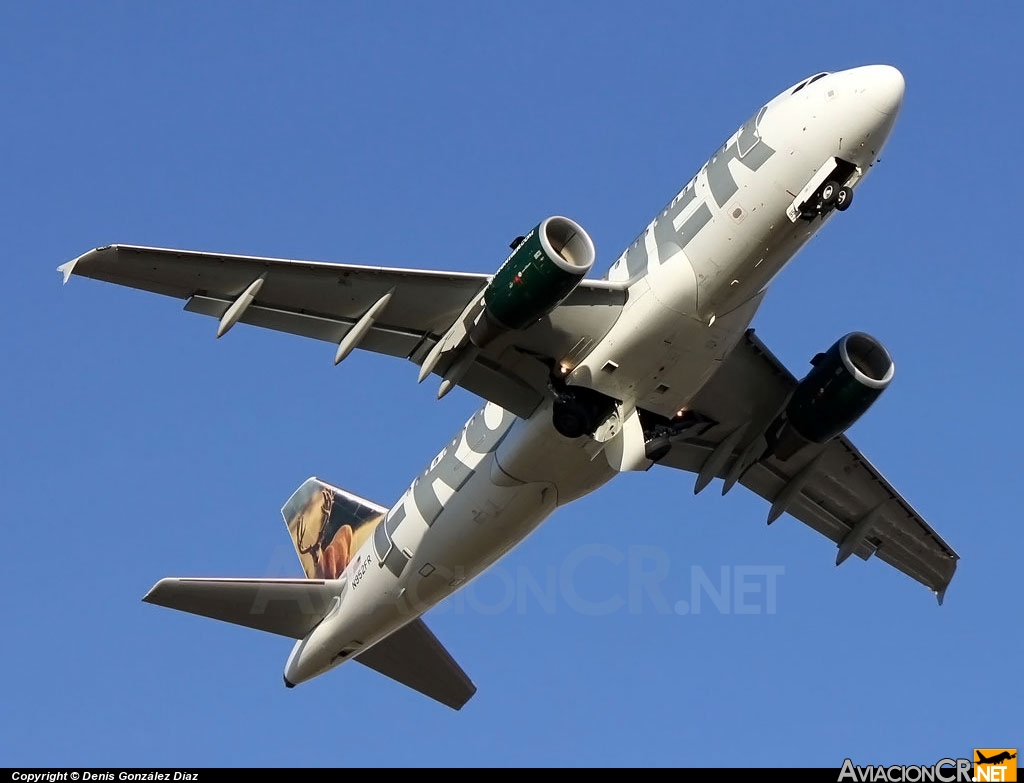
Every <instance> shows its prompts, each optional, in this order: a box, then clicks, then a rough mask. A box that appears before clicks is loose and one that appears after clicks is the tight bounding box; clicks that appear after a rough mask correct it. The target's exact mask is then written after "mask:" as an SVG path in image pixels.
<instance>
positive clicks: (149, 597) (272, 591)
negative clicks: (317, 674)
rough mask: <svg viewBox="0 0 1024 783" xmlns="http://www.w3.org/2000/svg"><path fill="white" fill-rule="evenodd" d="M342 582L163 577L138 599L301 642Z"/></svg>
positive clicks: (335, 580)
mask: <svg viewBox="0 0 1024 783" xmlns="http://www.w3.org/2000/svg"><path fill="white" fill-rule="evenodd" d="M343 584H344V582H343V581H342V580H340V579H332V580H325V579H192V578H187V577H186V578H167V579H161V580H160V581H159V582H157V583H156V584H155V585H154V586H153V588H152V589H151V590H150V591H149V592H148V593H146V595H145V597H144V598H143V599H142V600H143V601H145V602H146V603H150V604H156V605H157V606H166V607H167V608H169V609H177V610H179V611H182V612H189V613H191V614H198V615H202V616H203V617H211V618H213V619H214V620H223V621H224V622H226V623H234V624H235V625H244V626H246V627H248V628H255V629H256V630H258V631H267V632H268V633H276V634H280V635H281V636H287V637H289V638H292V639H302V638H304V637H305V636H306V634H308V633H309V632H310V631H311V630H313V628H315V627H316V625H317V623H319V622H320V621H321V620H322V619H323V618H324V615H326V614H327V611H328V609H329V608H330V606H331V601H332V600H333V599H334V597H335V596H337V595H339V594H340V593H341V588H342V585H343ZM427 633H429V631H428V632H427Z"/></svg>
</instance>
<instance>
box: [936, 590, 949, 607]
mask: <svg viewBox="0 0 1024 783" xmlns="http://www.w3.org/2000/svg"><path fill="white" fill-rule="evenodd" d="M948 588H949V585H946V587H943V588H942V589H941V590H936V591H935V598H936V599H937V600H938V602H939V606H942V602H943V601H944V600H946V590H947V589H948Z"/></svg>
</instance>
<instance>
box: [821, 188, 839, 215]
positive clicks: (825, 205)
mask: <svg viewBox="0 0 1024 783" xmlns="http://www.w3.org/2000/svg"><path fill="white" fill-rule="evenodd" d="M839 191H840V187H839V184H838V183H837V182H826V183H825V185H824V186H823V187H822V189H821V211H822V212H823V213H824V212H828V210H829V209H830V208H831V206H832V205H833V204H834V203H835V201H836V197H837V196H838V195H839Z"/></svg>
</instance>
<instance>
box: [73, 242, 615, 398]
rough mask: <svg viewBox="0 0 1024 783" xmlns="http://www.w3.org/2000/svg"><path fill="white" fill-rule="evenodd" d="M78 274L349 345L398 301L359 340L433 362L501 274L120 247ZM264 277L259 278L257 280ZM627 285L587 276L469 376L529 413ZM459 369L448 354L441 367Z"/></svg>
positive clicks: (94, 257) (77, 268)
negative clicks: (234, 310) (558, 365)
mask: <svg viewBox="0 0 1024 783" xmlns="http://www.w3.org/2000/svg"><path fill="white" fill-rule="evenodd" d="M60 271H61V272H63V274H64V278H65V281H66V280H67V279H68V278H69V277H70V276H71V275H79V276H82V277H90V278H93V279H96V280H103V281H106V282H110V283H116V284H118V285H124V286H129V287H132V288H138V289H141V290H145V291H151V292H153V293H157V294H163V295H165V296H172V297H175V298H178V299H184V300H186V302H185V309H186V310H187V311H189V312H193V313H198V314H201V315H206V316H211V317H213V318H217V319H222V318H224V317H225V314H226V313H227V312H228V310H229V309H230V308H231V307H232V306H233V305H235V303H237V302H239V301H240V300H241V299H244V298H245V297H247V296H248V295H249V294H250V293H253V292H254V293H253V295H252V297H251V301H247V306H245V307H244V308H241V315H240V317H239V318H238V320H237V322H238V323H245V324H251V325H253V326H259V327H263V328H266V329H274V330H277V331H282V332H288V333H290V334H295V335H299V336H302V337H310V338H313V339H317V340H322V341H324V342H329V343H333V344H335V345H340V344H341V342H342V340H343V339H344V338H345V336H346V335H347V334H348V333H349V331H350V330H351V329H353V328H354V327H355V326H356V324H358V323H359V322H360V319H362V318H363V316H364V315H365V314H366V313H367V312H368V311H369V310H370V309H371V308H373V306H374V305H375V304H376V303H378V302H380V301H381V300H382V299H383V298H384V297H387V305H386V307H384V308H383V311H382V312H381V313H380V315H379V317H377V318H376V319H375V320H373V321H372V323H371V325H370V327H369V328H368V329H367V331H366V332H365V335H364V336H362V338H361V339H360V340H359V341H358V347H359V348H362V349H365V350H369V351H373V352H376V353H382V354H387V355H390V356H396V357H400V358H402V359H408V360H410V361H412V362H413V363H414V364H417V365H419V364H422V363H423V361H424V359H425V357H426V356H427V355H428V353H430V350H431V348H433V347H434V345H435V344H436V343H437V342H438V341H439V340H440V339H441V338H442V336H443V335H444V334H445V333H446V332H447V331H448V330H449V328H451V327H452V325H453V324H454V323H455V322H456V321H457V320H458V319H459V318H460V317H461V316H463V315H464V312H465V310H466V307H467V305H468V304H469V303H471V302H472V301H473V300H474V298H476V297H477V296H478V295H479V294H480V293H481V291H482V290H483V289H484V287H485V286H486V285H487V283H488V281H489V279H490V277H489V276H488V275H483V274H475V273H465V272H432V271H420V270H414V269H393V268H387V267H374V266H357V265H351V264H332V263H324V262H317V261H292V260H287V259H276V258H258V257H252V256H238V255H224V254H217V253H204V252H196V251H186V250H170V249H164V248H150V247H137V246H132V245H109V246H107V247H102V248H97V249H96V250H92V251H89V252H88V253H85V254H84V255H82V256H80V257H79V258H77V259H75V260H74V261H70V262H68V263H67V264H64V265H63V266H61V267H60ZM257 281H258V282H257ZM625 299H626V292H625V290H624V287H623V286H621V285H619V284H615V283H609V282H607V281H600V280H584V281H583V282H582V283H580V285H579V286H578V287H577V288H576V290H575V291H574V292H573V293H572V294H571V295H570V296H569V297H568V299H566V300H565V301H564V302H563V303H562V304H561V305H559V306H558V307H557V308H556V309H555V310H554V311H553V312H552V313H550V314H549V315H547V316H545V317H544V318H542V319H541V320H540V321H538V322H537V323H535V324H533V325H532V326H531V327H529V328H527V329H524V330H522V331H519V332H514V333H509V334H507V335H505V336H503V337H500V338H498V339H497V340H495V341H494V343H492V344H491V345H489V346H488V347H487V349H486V350H485V351H483V352H481V353H480V354H479V356H478V357H477V358H476V360H475V361H474V362H473V364H472V366H471V367H470V368H469V369H468V371H467V372H466V373H465V375H464V376H462V379H461V381H460V383H459V385H461V386H462V387H464V388H466V389H467V390H469V391H471V392H473V393H474V394H477V395H479V396H480V397H482V398H484V399H486V400H489V401H491V402H495V403H497V404H498V405H501V406H502V407H503V408H505V409H506V410H510V411H512V412H513V413H515V414H516V415H518V416H529V415H530V414H531V413H532V412H533V410H534V409H535V408H536V407H537V405H538V404H539V403H540V402H541V400H542V399H543V397H544V395H545V394H546V391H547V383H548V378H549V375H550V372H551V366H552V363H553V362H558V361H561V360H565V359H571V358H572V357H573V356H576V355H582V354H583V353H585V352H586V351H587V350H588V349H589V347H590V346H591V345H593V344H594V343H596V342H597V341H598V340H600V339H601V338H602V337H603V336H604V335H605V334H606V333H607V331H608V330H609V329H610V328H611V326H612V324H613V323H614V322H615V319H616V318H617V317H618V315H619V313H620V312H621V309H622V305H623V303H624V302H625ZM447 369H448V367H447V365H446V364H445V363H444V362H441V363H439V364H438V365H437V366H436V367H435V368H434V370H433V371H434V372H435V373H437V374H439V375H442V374H443V373H444V372H445V371H446V370H447Z"/></svg>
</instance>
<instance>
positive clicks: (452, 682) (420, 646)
mask: <svg viewBox="0 0 1024 783" xmlns="http://www.w3.org/2000/svg"><path fill="white" fill-rule="evenodd" d="M355 660H356V661H358V662H359V663H361V664H363V665H364V666H367V667H369V668H371V669H373V670H374V671H375V672H378V673H379V674H383V675H384V676H385V677H390V678H391V679H392V680H395V681H396V682H400V683H402V685H405V686H406V687H408V688H412V689H413V690H415V691H419V692H420V693H422V694H423V695H424V696H428V697H430V698H431V699H434V700H435V701H439V702H441V704H444V705H446V706H448V707H451V708H452V709H453V710H459V709H462V707H463V705H465V703H466V702H467V701H469V700H470V698H472V696H473V694H474V693H476V686H475V685H474V684H473V681H472V680H470V679H469V677H468V676H467V675H466V673H465V672H464V671H463V670H462V667H460V666H459V664H458V663H456V662H455V659H454V658H452V656H451V655H450V654H449V653H448V651H447V650H446V649H445V648H444V646H443V645H442V644H441V642H439V641H438V640H437V637H436V636H434V634H433V633H431V631H430V629H429V628H427V625H426V623H424V622H423V620H420V619H416V620H413V621H412V622H411V623H409V624H407V625H404V626H402V627H401V628H399V629H398V630H397V631H395V632H394V633H393V634H391V635H390V636H388V637H386V638H384V639H383V640H381V641H380V642H378V643H377V644H375V645H373V647H371V648H370V649H369V650H367V651H366V652H362V653H360V654H359V657H357V658H356V659H355Z"/></svg>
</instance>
